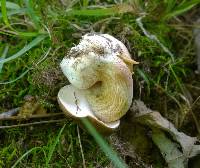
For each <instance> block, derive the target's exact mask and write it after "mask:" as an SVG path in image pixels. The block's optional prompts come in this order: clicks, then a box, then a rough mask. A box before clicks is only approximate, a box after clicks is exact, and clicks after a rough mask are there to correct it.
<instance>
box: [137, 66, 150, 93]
mask: <svg viewBox="0 0 200 168" xmlns="http://www.w3.org/2000/svg"><path fill="white" fill-rule="evenodd" d="M137 73H138V74H139V76H141V77H142V79H144V81H145V82H146V84H147V91H148V94H150V81H149V79H148V77H147V75H146V74H145V73H144V72H143V71H142V70H140V69H139V68H137Z"/></svg>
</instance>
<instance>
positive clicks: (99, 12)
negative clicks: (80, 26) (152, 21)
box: [67, 4, 133, 17]
mask: <svg viewBox="0 0 200 168" xmlns="http://www.w3.org/2000/svg"><path fill="white" fill-rule="evenodd" d="M132 10H133V9H132V7H131V6H130V5H127V4H120V5H114V6H113V7H110V8H100V9H99V8H97V9H82V10H73V9H72V10H69V11H68V12H67V14H68V15H78V16H97V17H98V16H112V15H117V14H122V13H127V12H132Z"/></svg>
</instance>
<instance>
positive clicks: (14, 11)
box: [0, 8, 27, 18]
mask: <svg viewBox="0 0 200 168" xmlns="http://www.w3.org/2000/svg"><path fill="white" fill-rule="evenodd" d="M26 12H27V9H26V8H21V9H15V10H11V11H7V16H12V15H16V14H20V15H23V14H25V13H26ZM2 17H3V15H2V13H0V18H2Z"/></svg>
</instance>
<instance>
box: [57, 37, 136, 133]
mask: <svg viewBox="0 0 200 168" xmlns="http://www.w3.org/2000/svg"><path fill="white" fill-rule="evenodd" d="M133 64H138V62H136V61H134V60H132V59H131V56H130V54H129V52H128V50H127V48H126V47H125V45H124V44H123V43H122V42H120V41H119V40H117V39H115V38H114V37H112V36H110V35H108V34H94V33H93V34H86V35H84V36H83V37H82V40H81V41H80V43H79V44H78V45H77V46H75V47H72V48H71V50H70V51H69V53H68V55H67V56H66V57H64V58H63V60H62V62H61V64H60V66H61V69H62V71H63V73H64V75H65V76H66V77H67V78H68V80H69V82H70V83H71V84H70V85H67V86H64V87H63V88H61V89H60V91H59V93H58V102H59V105H60V107H61V109H62V110H63V111H64V113H65V114H66V115H67V116H70V117H72V118H74V119H75V120H77V121H79V120H80V119H81V118H88V119H89V120H90V121H91V122H92V123H93V125H94V126H95V127H96V129H97V130H98V131H100V132H103V133H104V132H110V131H113V130H115V129H116V128H117V127H118V126H119V124H120V118H121V117H122V116H123V115H124V114H125V113H126V112H127V111H128V109H129V108H130V105H131V103H132V98H133V80H132V71H133V69H132V65H133Z"/></svg>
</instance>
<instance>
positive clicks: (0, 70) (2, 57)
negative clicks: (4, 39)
mask: <svg viewBox="0 0 200 168" xmlns="http://www.w3.org/2000/svg"><path fill="white" fill-rule="evenodd" d="M8 48H9V46H8V45H6V47H5V49H4V51H3V54H2V56H1V58H0V61H1V60H4V59H5V58H6V55H7V53H8ZM2 69H3V63H0V74H1V72H2Z"/></svg>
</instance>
